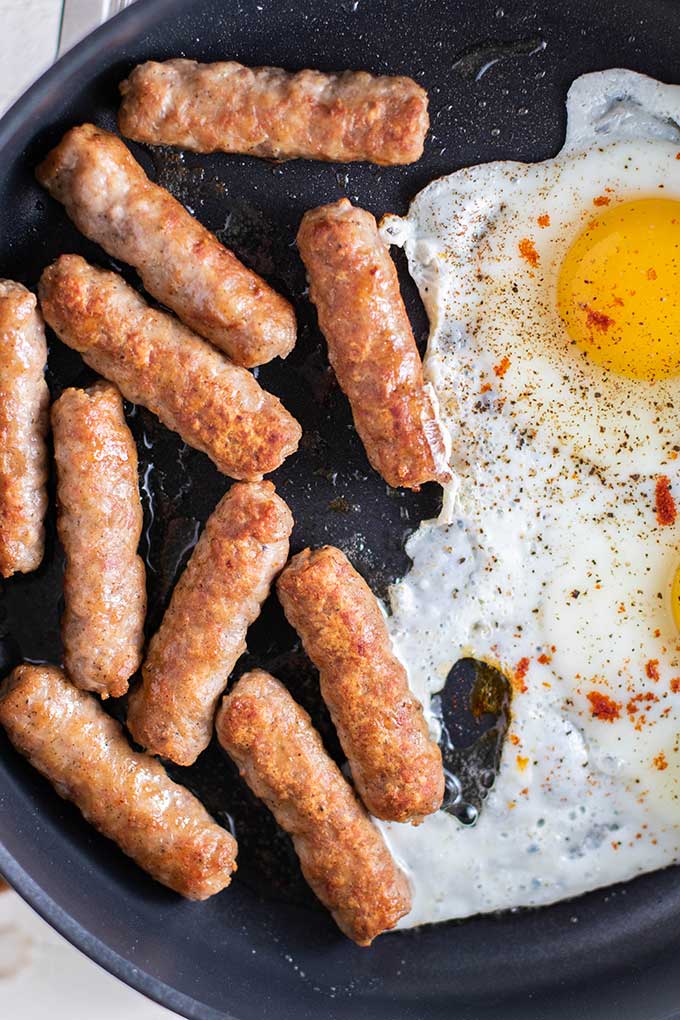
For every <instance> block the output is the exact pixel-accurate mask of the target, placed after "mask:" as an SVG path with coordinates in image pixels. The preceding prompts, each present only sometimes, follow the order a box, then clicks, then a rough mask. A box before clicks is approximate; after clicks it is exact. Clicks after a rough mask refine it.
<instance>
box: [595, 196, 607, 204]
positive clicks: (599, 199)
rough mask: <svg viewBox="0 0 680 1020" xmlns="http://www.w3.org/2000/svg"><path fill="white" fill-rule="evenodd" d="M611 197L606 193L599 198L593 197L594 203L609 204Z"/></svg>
mask: <svg viewBox="0 0 680 1020" xmlns="http://www.w3.org/2000/svg"><path fill="white" fill-rule="evenodd" d="M610 202H611V198H608V197H607V196H606V195H598V196H597V198H594V199H593V205H609V203H610Z"/></svg>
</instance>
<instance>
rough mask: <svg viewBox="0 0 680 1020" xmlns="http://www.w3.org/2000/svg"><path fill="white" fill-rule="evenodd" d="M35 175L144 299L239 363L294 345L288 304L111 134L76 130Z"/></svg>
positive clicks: (264, 358) (250, 362) (91, 129)
mask: <svg viewBox="0 0 680 1020" xmlns="http://www.w3.org/2000/svg"><path fill="white" fill-rule="evenodd" d="M36 176H37V178H38V180H39V181H40V183H41V184H42V185H43V186H44V187H46V188H47V189H48V191H49V192H50V193H51V194H52V195H53V196H54V198H56V199H58V201H60V202H63V204H64V205H65V206H66V211H67V213H68V214H69V216H70V217H71V219H72V220H73V222H74V223H75V225H76V226H77V227H78V229H79V230H80V231H81V232H82V233H83V234H85V236H86V237H89V238H90V239H91V240H92V241H96V242H97V243H98V244H100V245H101V246H102V248H103V249H104V251H106V252H108V254H109V255H111V256H113V258H116V259H120V260H121V261H123V262H129V263H130V265H133V266H135V268H136V269H137V270H138V272H139V275H140V276H141V278H142V282H143V284H144V286H145V287H146V289H147V290H148V292H149V294H153V296H154V297H155V298H158V300H159V301H162V302H163V304H165V305H167V306H168V308H172V310H173V311H174V312H176V313H177V315H179V317H180V319H182V320H183V322H185V323H186V324H187V326H190V327H191V328H192V329H194V330H196V332H197V333H200V335H201V336H204V337H206V338H207V339H208V340H211V341H212V343H214V344H215V346H216V347H219V348H220V349H221V350H223V351H224V352H225V353H226V354H228V355H229V357H230V358H231V360H232V361H234V362H236V364H238V365H246V366H250V367H252V366H253V365H262V364H264V362H266V361H271V359H272V358H274V357H276V356H277V355H280V356H281V357H284V358H285V356H286V355H287V354H289V353H290V351H291V350H292V349H293V346H294V344H295V332H296V326H295V313H294V312H293V309H292V307H291V306H290V305H289V304H288V302H287V301H286V300H284V298H282V297H281V296H280V295H279V294H277V293H276V292H275V291H273V290H272V289H271V287H269V286H268V285H267V284H266V283H265V282H264V280H262V279H260V277H259V276H257V275H256V274H255V273H253V272H251V271H250V270H249V269H246V267H245V266H244V265H242V264H241V263H240V262H239V260H238V259H237V258H236V256H235V255H233V254H232V252H230V251H228V250H227V249H226V248H225V247H223V245H221V244H220V243H219V241H218V240H217V238H216V237H215V236H214V234H211V233H210V231H209V230H206V228H205V227H204V226H202V225H201V224H200V223H199V222H198V220H196V219H194V217H193V216H191V215H190V214H189V213H188V212H187V211H186V209H185V208H184V206H182V205H180V203H179V202H177V201H176V200H175V199H174V198H173V197H172V195H171V194H169V192H167V191H166V190H165V188H160V187H158V185H156V184H153V183H152V182H151V181H150V180H149V179H148V177H147V176H146V174H145V173H144V171H143V170H142V168H141V166H140V165H139V163H137V161H136V160H135V159H134V158H133V156H132V154H131V153H130V152H129V151H128V149H127V148H126V146H125V145H124V144H123V142H121V140H120V139H119V138H117V137H116V136H115V135H112V134H110V133H109V132H108V131H102V130H101V128H97V127H94V125H92V124H83V126H82V127H77V128H73V129H72V130H71V131H69V132H68V134H66V135H64V137H63V138H62V140H61V142H60V143H59V145H58V146H57V147H56V149H54V150H53V151H52V152H51V153H50V154H49V156H48V157H47V159H46V160H45V161H44V163H42V164H41V165H40V166H39V167H38V169H37V171H36Z"/></svg>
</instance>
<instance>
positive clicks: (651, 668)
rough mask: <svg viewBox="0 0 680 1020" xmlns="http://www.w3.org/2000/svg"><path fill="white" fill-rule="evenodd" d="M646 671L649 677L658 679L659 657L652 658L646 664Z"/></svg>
mask: <svg viewBox="0 0 680 1020" xmlns="http://www.w3.org/2000/svg"><path fill="white" fill-rule="evenodd" d="M645 673H646V674H647V676H648V677H649V679H650V680H654V681H656V680H658V679H659V660H658V659H650V660H649V662H648V663H647V665H646V666H645Z"/></svg>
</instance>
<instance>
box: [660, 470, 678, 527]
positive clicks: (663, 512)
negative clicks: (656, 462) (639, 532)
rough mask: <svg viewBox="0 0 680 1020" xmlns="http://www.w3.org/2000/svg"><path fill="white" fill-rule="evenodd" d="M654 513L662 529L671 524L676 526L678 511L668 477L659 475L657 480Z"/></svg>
mask: <svg viewBox="0 0 680 1020" xmlns="http://www.w3.org/2000/svg"><path fill="white" fill-rule="evenodd" d="M654 512H655V514H656V520H657V523H658V524H660V525H661V526H662V527H663V526H665V525H666V526H667V525H669V524H675V518H676V517H677V516H678V511H677V509H676V506H675V500H674V499H673V495H672V493H671V483H670V479H669V478H668V476H667V475H659V477H658V478H657V480H656V501H655V503H654Z"/></svg>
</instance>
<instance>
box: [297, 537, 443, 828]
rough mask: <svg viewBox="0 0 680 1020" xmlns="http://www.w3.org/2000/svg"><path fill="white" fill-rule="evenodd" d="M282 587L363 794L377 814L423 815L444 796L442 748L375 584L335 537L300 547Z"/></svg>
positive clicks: (402, 818) (401, 818)
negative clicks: (394, 644) (396, 647)
mask: <svg viewBox="0 0 680 1020" xmlns="http://www.w3.org/2000/svg"><path fill="white" fill-rule="evenodd" d="M277 591H278V595H279V598H280V600H281V603H282V605H283V608H284V611H285V613H286V616H287V618H288V621H289V623H291V624H292V626H293V627H295V629H296V631H297V632H298V634H299V635H300V637H301V638H302V643H303V645H304V647H305V651H306V652H307V655H308V656H309V657H310V659H311V660H312V662H313V663H314V665H315V666H316V667H317V669H318V670H319V673H320V681H321V694H322V695H323V699H324V701H325V702H326V704H327V705H328V708H329V710H330V713H331V717H332V719H333V723H334V725H335V728H336V730H337V731H338V736H339V738H340V743H341V744H342V748H343V750H344V752H345V754H346V755H347V760H348V761H349V764H350V767H351V769H352V777H353V779H354V782H355V784H356V788H357V790H358V791H359V796H360V797H361V799H362V800H363V802H364V804H365V805H366V807H367V808H368V810H369V811H370V812H371V813H372V814H373V815H375V816H376V817H377V818H384V819H387V820H389V821H394V822H412V823H414V824H417V823H418V822H420V821H422V819H423V817H424V816H425V815H429V814H431V813H432V812H433V811H436V810H437V809H438V808H439V807H440V806H441V803H442V799H443V796H444V770H443V767H442V756H441V752H440V750H439V747H438V746H437V744H436V743H435V742H434V740H432V739H431V737H430V735H429V732H428V728H427V724H426V722H425V718H424V716H423V710H422V706H421V704H420V702H419V701H418V700H417V698H416V697H415V696H414V695H413V694H412V693H411V691H410V689H409V685H408V678H407V675H406V670H405V669H404V667H403V666H402V665H401V663H400V662H399V660H398V659H397V658H396V657H395V656H394V654H393V652H392V648H391V643H390V637H389V634H388V632H387V627H386V625H385V620H384V618H383V615H382V612H381V610H380V606H379V604H378V601H377V599H376V598H375V596H374V594H373V592H372V591H371V589H370V588H369V587H368V585H367V584H366V582H365V581H364V579H363V578H362V577H361V576H360V575H359V574H358V573H357V572H356V570H355V569H354V567H353V566H352V564H351V563H350V562H349V560H348V559H347V557H346V556H345V555H344V553H342V552H341V551H340V550H339V549H335V548H334V547H333V546H330V545H327V546H324V547H323V548H322V549H317V550H316V551H314V552H312V551H311V550H309V549H305V550H304V551H303V552H301V553H299V554H298V555H297V556H295V557H293V559H292V560H291V561H290V563H289V565H288V566H287V567H286V569H285V570H284V571H283V573H282V574H281V576H280V578H279V580H278V585H277Z"/></svg>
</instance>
